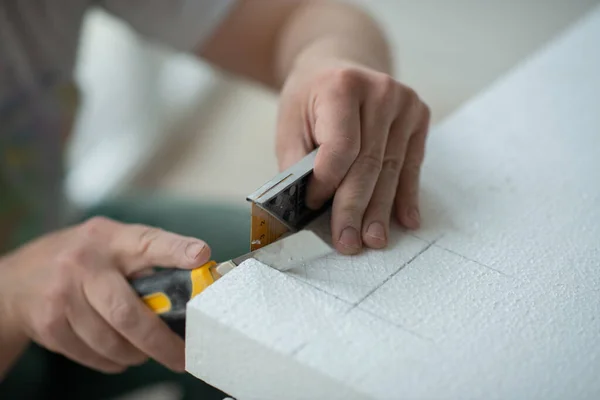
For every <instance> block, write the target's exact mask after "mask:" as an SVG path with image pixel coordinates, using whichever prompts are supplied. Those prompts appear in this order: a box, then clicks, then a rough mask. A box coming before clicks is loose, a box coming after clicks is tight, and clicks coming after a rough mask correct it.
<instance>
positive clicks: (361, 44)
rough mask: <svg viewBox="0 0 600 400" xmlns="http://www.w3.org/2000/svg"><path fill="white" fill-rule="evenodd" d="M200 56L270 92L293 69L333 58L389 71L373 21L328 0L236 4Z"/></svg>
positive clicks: (255, 0)
mask: <svg viewBox="0 0 600 400" xmlns="http://www.w3.org/2000/svg"><path fill="white" fill-rule="evenodd" d="M250 32H251V33H252V34H249V33H250ZM199 54H200V56H202V57H203V58H205V59H206V60H208V61H209V62H211V63H213V64H214V65H216V66H218V67H221V68H223V69H225V70H227V71H229V72H232V73H234V74H237V75H240V76H243V77H246V78H249V79H252V80H255V81H258V82H261V83H263V84H265V85H267V86H269V87H271V88H273V89H279V88H280V87H281V86H282V84H283V82H284V81H285V79H286V77H287V76H288V75H289V73H290V71H291V70H293V68H294V67H295V66H296V65H297V64H298V63H308V64H310V63H313V62H315V63H323V62H324V60H326V59H329V58H337V59H346V60H349V61H353V62H356V63H358V64H362V65H365V66H367V67H370V68H372V69H375V70H377V71H381V72H386V73H390V72H391V67H392V60H391V56H390V52H389V48H388V45H387V42H386V40H385V38H384V35H383V33H382V32H381V30H380V29H379V27H378V25H377V24H376V23H375V21H373V19H372V18H371V17H370V16H368V15H367V14H366V13H365V12H364V11H362V10H360V9H358V8H356V7H354V6H352V5H349V4H344V3H339V2H335V1H327V0H322V1H310V0H304V1H303V0H289V1H280V2H279V1H278V2H272V1H263V0H239V2H238V4H236V5H235V8H234V9H233V10H232V12H231V13H230V14H229V16H228V17H227V19H226V20H225V21H224V23H223V24H221V26H220V28H219V29H218V30H217V31H216V32H215V34H214V35H213V37H212V39H211V40H209V41H207V42H206V43H205V45H204V46H203V47H202V48H201V49H199Z"/></svg>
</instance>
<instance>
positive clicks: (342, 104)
mask: <svg viewBox="0 0 600 400" xmlns="http://www.w3.org/2000/svg"><path fill="white" fill-rule="evenodd" d="M346 85H347V86H348V84H346ZM314 115H315V116H314V124H313V126H314V128H313V129H314V136H315V139H316V142H317V144H319V145H320V146H319V150H318V151H317V154H316V157H315V162H314V168H313V174H312V177H311V179H310V182H309V185H308V190H307V196H306V203H307V205H308V207H310V208H313V209H318V208H320V207H321V206H322V205H323V204H324V203H325V202H326V201H327V200H329V199H330V198H331V197H333V195H334V193H336V190H337V189H338V187H339V186H340V184H341V182H342V180H343V179H344V177H345V176H346V173H347V172H348V170H349V169H350V167H351V166H352V163H354V160H355V159H356V157H357V156H358V153H359V152H360V144H361V142H360V136H361V131H360V100H359V97H358V96H356V95H355V94H354V89H353V88H352V87H350V88H347V87H344V88H342V89H330V90H326V91H324V92H323V94H322V95H320V97H319V98H318V99H317V100H316V101H315V105H314Z"/></svg>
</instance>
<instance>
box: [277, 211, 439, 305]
mask: <svg viewBox="0 0 600 400" xmlns="http://www.w3.org/2000/svg"><path fill="white" fill-rule="evenodd" d="M328 221H329V215H324V217H323V218H319V220H318V221H315V223H313V224H312V225H311V226H310V228H311V229H313V230H314V231H315V232H317V233H319V234H320V235H322V237H326V238H327V237H329V236H330V235H331V230H330V229H329V223H328ZM394 228H395V229H392V230H391V232H390V237H389V245H388V247H387V248H385V249H382V250H380V251H377V252H371V251H365V252H362V253H360V254H358V255H355V256H350V257H349V256H343V255H341V254H339V253H332V254H331V255H328V256H326V257H323V258H321V259H318V260H315V261H313V262H311V263H308V264H304V265H300V266H298V267H296V268H293V269H291V270H290V271H289V272H288V273H289V275H290V276H292V277H295V278H297V279H299V280H302V281H304V282H306V283H308V284H309V285H311V286H314V287H316V288H319V289H321V290H323V291H324V292H327V293H329V294H332V295H334V296H335V297H338V298H340V299H342V300H345V301H347V302H349V303H352V304H356V303H357V302H358V301H360V300H361V299H362V298H364V297H365V296H366V295H367V294H368V293H370V292H372V291H373V290H375V289H376V288H377V287H378V286H379V285H381V283H382V282H384V281H385V280H386V279H388V278H389V277H390V276H391V275H392V274H393V273H395V272H397V271H398V269H400V268H401V267H402V266H403V265H404V264H406V263H407V262H408V261H410V260H411V259H412V258H414V257H415V256H416V255H417V254H419V253H420V252H421V251H423V249H425V248H426V247H427V246H428V243H427V242H425V241H423V240H421V239H417V238H415V237H414V236H411V235H410V234H408V233H407V232H405V231H403V230H402V229H400V228H399V226H398V225H397V224H394ZM398 248H401V249H402V250H401V251H398Z"/></svg>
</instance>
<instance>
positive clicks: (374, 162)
mask: <svg viewBox="0 0 600 400" xmlns="http://www.w3.org/2000/svg"><path fill="white" fill-rule="evenodd" d="M356 163H357V164H358V165H359V166H360V169H361V170H363V171H364V172H366V173H372V174H376V175H378V174H379V173H380V172H381V168H382V165H383V160H382V159H381V157H379V156H377V155H376V154H373V153H366V154H364V155H362V156H359V157H358V158H357V159H356Z"/></svg>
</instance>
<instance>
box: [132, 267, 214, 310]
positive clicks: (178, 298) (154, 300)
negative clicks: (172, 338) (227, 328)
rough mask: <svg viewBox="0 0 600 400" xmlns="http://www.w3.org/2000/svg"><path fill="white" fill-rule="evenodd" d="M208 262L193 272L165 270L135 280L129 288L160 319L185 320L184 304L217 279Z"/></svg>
mask: <svg viewBox="0 0 600 400" xmlns="http://www.w3.org/2000/svg"><path fill="white" fill-rule="evenodd" d="M216 265H217V263H216V262H215V261H209V262H208V263H206V264H204V265H202V266H201V267H198V268H195V269H193V270H183V269H165V270H162V271H160V272H157V273H154V274H152V275H148V276H144V277H142V278H138V279H135V280H133V281H132V282H131V285H132V287H133V288H134V290H135V291H136V292H137V294H138V295H139V296H140V297H141V298H142V301H144V303H146V305H147V306H148V307H149V308H150V309H151V310H153V311H154V312H155V313H156V314H158V315H159V316H160V317H161V318H163V319H167V320H169V319H180V318H184V317H185V310H186V305H187V302H188V301H190V300H191V299H192V298H194V297H195V296H196V295H198V294H199V293H201V292H202V291H203V290H204V289H206V288H207V287H208V286H210V285H211V284H212V283H213V282H214V281H215V280H216V279H215V275H214V273H213V270H212V269H213V268H214V267H215V266H216Z"/></svg>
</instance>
